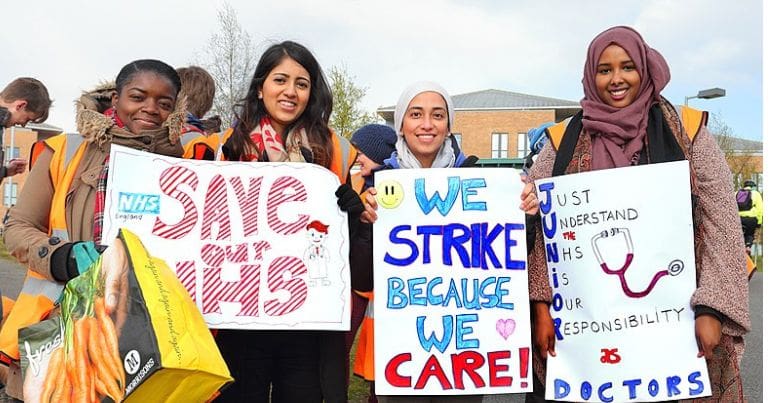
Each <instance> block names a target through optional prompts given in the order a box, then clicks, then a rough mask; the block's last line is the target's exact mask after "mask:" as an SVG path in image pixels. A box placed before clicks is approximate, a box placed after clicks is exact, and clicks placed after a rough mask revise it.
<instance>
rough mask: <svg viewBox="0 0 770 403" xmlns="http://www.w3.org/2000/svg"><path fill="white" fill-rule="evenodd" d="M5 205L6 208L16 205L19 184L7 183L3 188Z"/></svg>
mask: <svg viewBox="0 0 770 403" xmlns="http://www.w3.org/2000/svg"><path fill="white" fill-rule="evenodd" d="M3 189H4V191H3V204H5V207H11V206H13V205H15V204H16V192H17V191H18V184H17V183H6V184H5V186H4V187H3Z"/></svg>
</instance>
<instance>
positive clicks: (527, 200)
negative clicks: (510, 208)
mask: <svg viewBox="0 0 770 403" xmlns="http://www.w3.org/2000/svg"><path fill="white" fill-rule="evenodd" d="M519 208H520V209H522V210H524V213H526V214H529V215H535V214H537V213H538V211H540V204H539V202H538V201H537V195H536V194H535V184H534V183H532V182H530V183H527V184H526V185H524V190H522V191H521V205H520V206H519Z"/></svg>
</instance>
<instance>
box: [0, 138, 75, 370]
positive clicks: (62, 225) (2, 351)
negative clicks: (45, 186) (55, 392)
mask: <svg viewBox="0 0 770 403" xmlns="http://www.w3.org/2000/svg"><path fill="white" fill-rule="evenodd" d="M40 144H41V145H45V146H47V147H50V148H51V149H52V150H53V157H52V158H51V164H50V166H49V172H50V174H51V181H52V182H53V187H54V193H53V199H52V200H51V212H50V214H49V217H48V235H49V236H56V237H59V239H61V240H62V242H70V238H69V233H68V231H67V220H66V218H65V213H64V210H65V202H66V197H67V192H68V190H69V188H70V185H71V184H72V180H73V178H74V177H75V171H76V170H77V167H78V165H79V164H80V160H81V159H82V158H83V152H84V150H85V148H86V143H85V142H84V141H83V137H82V136H81V135H80V134H78V133H62V134H60V135H58V136H54V137H51V138H49V139H47V140H44V141H43V142H41V143H40ZM38 155H39V152H37V153H35V154H34V157H35V159H37V158H36V157H37V156H38ZM63 289H64V285H63V284H60V283H57V282H55V281H51V280H48V279H47V278H45V277H43V276H41V275H40V274H38V273H37V272H35V271H33V270H27V276H26V278H25V279H24V285H23V286H22V288H21V292H20V293H19V297H18V298H17V299H16V303H15V304H14V305H13V309H11V311H10V313H9V314H8V317H7V318H6V320H5V321H4V322H3V327H2V328H1V329H0V362H2V363H4V364H6V365H8V364H10V361H11V360H13V361H18V360H19V337H18V336H19V329H22V328H24V327H27V326H30V325H32V324H35V323H37V322H40V321H41V320H43V319H44V318H45V317H46V316H48V314H49V313H50V312H51V310H52V309H53V307H54V303H55V302H56V300H57V299H58V298H59V296H60V295H61V292H62V290H63Z"/></svg>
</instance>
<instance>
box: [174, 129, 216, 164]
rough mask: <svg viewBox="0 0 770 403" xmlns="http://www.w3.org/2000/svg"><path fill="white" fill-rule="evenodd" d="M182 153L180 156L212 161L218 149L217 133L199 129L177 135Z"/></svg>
mask: <svg viewBox="0 0 770 403" xmlns="http://www.w3.org/2000/svg"><path fill="white" fill-rule="evenodd" d="M179 142H180V143H181V144H182V148H183V149H184V154H182V158H185V159H194V160H206V161H214V160H215V159H216V153H217V150H218V149H219V145H220V144H219V143H220V138H219V133H212V134H206V133H205V132H203V131H199V130H190V131H187V132H185V133H182V135H181V136H179Z"/></svg>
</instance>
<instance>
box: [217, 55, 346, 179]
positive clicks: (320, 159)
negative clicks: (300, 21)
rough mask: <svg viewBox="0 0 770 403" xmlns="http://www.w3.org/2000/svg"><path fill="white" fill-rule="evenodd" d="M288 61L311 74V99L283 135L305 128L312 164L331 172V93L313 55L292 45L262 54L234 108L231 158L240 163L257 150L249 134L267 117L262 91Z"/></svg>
mask: <svg viewBox="0 0 770 403" xmlns="http://www.w3.org/2000/svg"><path fill="white" fill-rule="evenodd" d="M286 58H290V59H292V60H294V61H295V62H297V63H299V64H300V65H301V66H302V67H304V68H305V70H307V72H308V73H309V74H310V98H309V99H308V103H307V107H306V108H305V110H304V111H303V112H302V115H300V116H299V117H298V118H297V120H296V121H294V122H292V123H291V124H290V125H288V126H287V127H286V128H285V130H284V133H283V134H282V135H283V136H284V140H285V139H286V137H285V136H286V135H287V134H288V133H289V132H290V131H291V130H293V129H294V128H298V127H301V128H304V129H305V131H306V133H307V137H308V142H309V143H310V147H311V150H310V151H311V152H312V154H313V161H312V162H315V163H317V164H319V165H322V166H325V167H327V168H328V167H329V165H330V164H331V159H332V144H331V143H332V140H331V137H330V136H329V134H330V132H329V116H330V115H331V112H332V93H331V90H330V89H329V85H328V84H327V83H326V78H324V74H323V71H322V70H321V66H320V65H319V64H318V61H317V60H316V58H315V57H314V56H313V54H312V53H310V51H309V50H308V49H307V48H306V47H304V46H302V45H300V44H298V43H296V42H292V41H284V42H281V43H278V44H275V45H272V46H270V47H269V48H268V49H267V50H266V51H265V52H264V53H262V56H261V57H260V58H259V62H258V63H257V68H256V69H255V71H254V76H253V77H252V79H251V83H250V84H249V88H248V91H247V92H246V96H245V97H244V98H243V99H241V100H240V101H239V102H238V103H237V104H236V105H234V106H233V112H234V113H235V116H236V123H235V125H234V129H233V135H232V138H231V139H232V141H231V143H232V153H231V155H232V158H233V159H239V160H240V159H242V158H243V157H244V156H245V155H248V154H249V153H250V150H254V149H256V146H255V145H254V142H253V140H251V137H250V136H249V134H250V133H251V131H252V130H253V129H254V128H255V127H256V126H257V125H258V124H259V122H260V120H261V119H262V118H263V117H265V116H267V110H266V109H265V104H264V103H263V102H262V100H261V99H259V91H260V90H261V89H262V84H263V83H264V82H265V78H267V75H268V74H269V73H270V72H271V71H272V70H273V69H274V68H275V67H276V66H278V65H279V64H280V63H281V62H282V61H283V60H284V59H286Z"/></svg>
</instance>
